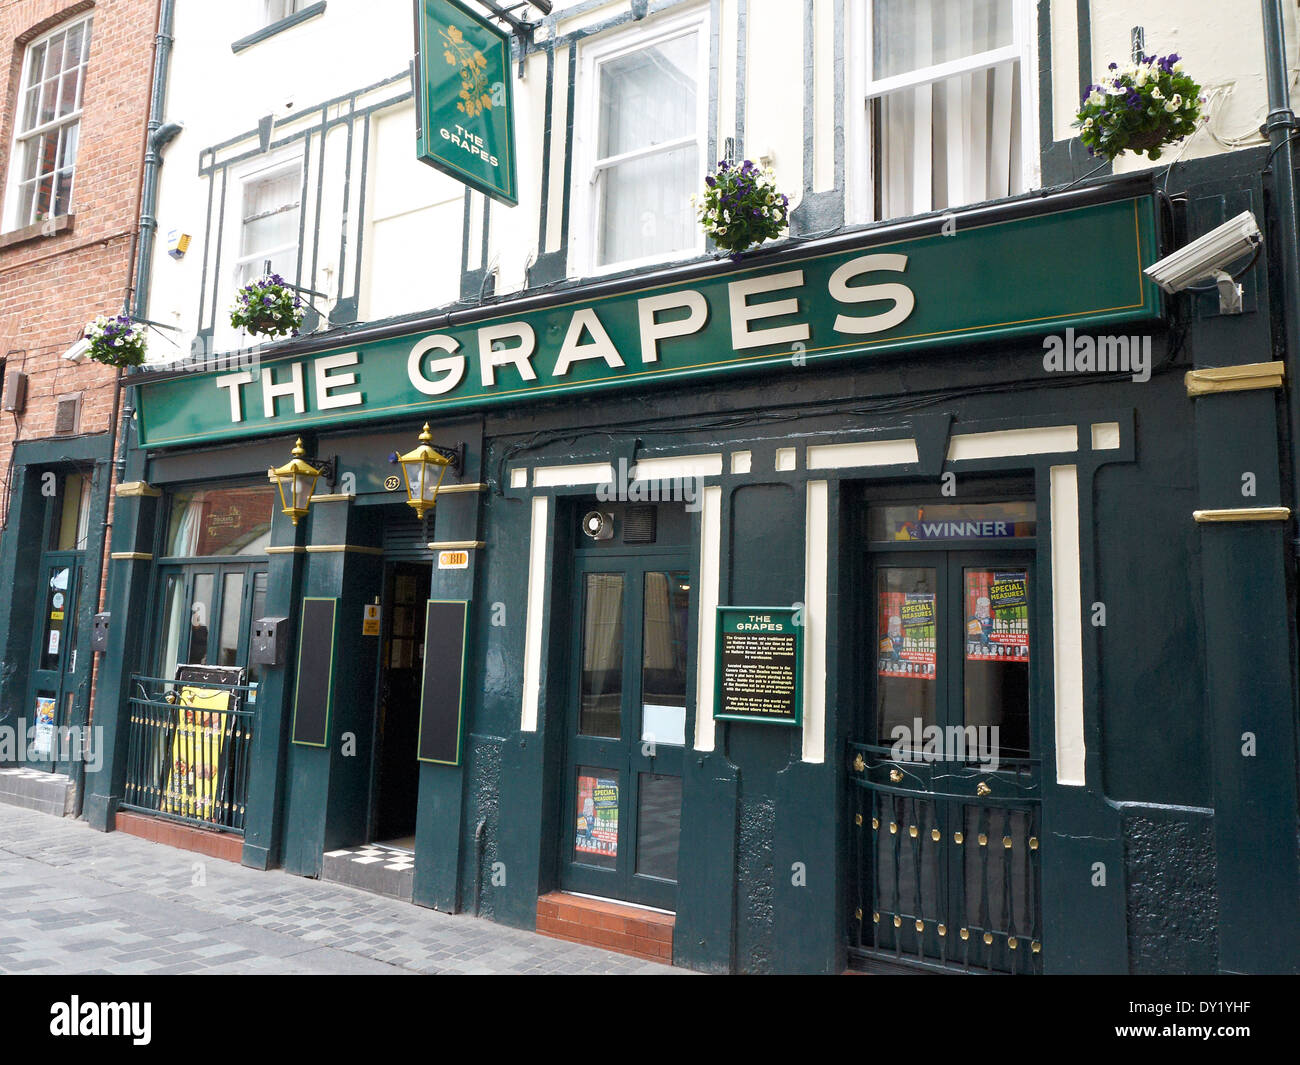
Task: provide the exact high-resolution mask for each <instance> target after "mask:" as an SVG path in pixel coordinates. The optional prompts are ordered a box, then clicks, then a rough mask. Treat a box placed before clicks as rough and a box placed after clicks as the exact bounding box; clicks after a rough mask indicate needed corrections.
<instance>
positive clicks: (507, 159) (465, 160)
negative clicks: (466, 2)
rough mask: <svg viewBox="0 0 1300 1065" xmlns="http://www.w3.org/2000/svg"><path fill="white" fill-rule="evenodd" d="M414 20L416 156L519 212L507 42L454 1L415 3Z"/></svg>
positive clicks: (513, 113) (423, 0)
mask: <svg viewBox="0 0 1300 1065" xmlns="http://www.w3.org/2000/svg"><path fill="white" fill-rule="evenodd" d="M415 20H416V26H415V30H416V44H417V47H418V49H419V59H418V66H419V81H418V85H417V92H416V94H415V97H416V106H417V107H418V109H419V110H418V114H419V125H420V129H419V139H418V142H417V145H416V155H417V157H418V158H419V159H420V160H421V161H422V162H425V163H428V164H429V165H430V166H433V167H436V168H437V169H439V170H441V171H443V173H445V174H449V175H451V176H452V177H454V178H455V179H456V180H457V181H461V182H464V183H465V184H466V185H468V186H470V188H474V189H477V190H478V191H479V192H481V193H483V194H484V195H487V196H491V197H492V198H493V199H495V200H500V201H501V202H502V203H504V204H507V205H508V206H510V207H514V206H515V205H516V204H517V203H518V202H519V191H518V189H517V187H516V176H515V174H516V168H515V125H514V122H515V107H514V93H513V89H512V81H511V75H510V38H509V37H508V36H506V34H504V33H503V32H501V30H499V29H497V28H496V27H495V26H493V25H492V24H491V23H490V22H487V21H486V20H484V19H483V18H481V17H480V16H479V15H476V14H475V13H474V12H472V11H470V10H469V9H468V8H466V7H464V6H463V5H461V4H460V3H459V2H457V0H416V3H415Z"/></svg>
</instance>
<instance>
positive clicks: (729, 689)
mask: <svg viewBox="0 0 1300 1065" xmlns="http://www.w3.org/2000/svg"><path fill="white" fill-rule="evenodd" d="M716 675H717V693H716V695H717V698H716V701H715V702H714V704H713V716H714V717H715V718H720V719H722V720H725V721H762V722H766V723H768V724H773V725H799V724H800V723H801V721H802V714H803V625H802V624H800V623H799V614H798V612H797V611H796V610H795V608H794V607H788V606H785V607H782V606H720V607H718V642H717V673H716Z"/></svg>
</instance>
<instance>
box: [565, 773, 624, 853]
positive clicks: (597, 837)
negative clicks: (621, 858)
mask: <svg viewBox="0 0 1300 1065" xmlns="http://www.w3.org/2000/svg"><path fill="white" fill-rule="evenodd" d="M618 783H619V774H618V771H617V770H615V769H591V768H588V767H586V766H580V767H579V768H578V809H577V834H576V835H575V837H574V841H573V860H574V861H575V862H581V863H582V864H583V865H597V866H600V867H601V868H602V869H613V868H614V867H615V866H616V865H617V864H618Z"/></svg>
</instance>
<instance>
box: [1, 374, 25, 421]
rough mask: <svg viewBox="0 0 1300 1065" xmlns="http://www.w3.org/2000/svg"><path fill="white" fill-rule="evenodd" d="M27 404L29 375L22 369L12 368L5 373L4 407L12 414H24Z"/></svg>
mask: <svg viewBox="0 0 1300 1065" xmlns="http://www.w3.org/2000/svg"><path fill="white" fill-rule="evenodd" d="M26 406H27V375H26V374H25V373H23V372H22V370H10V371H9V372H8V373H7V374H6V375H5V390H4V409H5V410H7V411H9V412H10V413H11V414H22V412H23V409H24V408H25V407H26Z"/></svg>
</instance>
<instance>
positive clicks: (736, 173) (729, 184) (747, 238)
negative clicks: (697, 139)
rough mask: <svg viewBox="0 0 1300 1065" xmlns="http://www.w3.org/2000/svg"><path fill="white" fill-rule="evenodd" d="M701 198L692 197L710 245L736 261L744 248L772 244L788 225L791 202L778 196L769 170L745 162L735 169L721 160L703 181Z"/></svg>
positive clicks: (787, 198) (747, 161)
mask: <svg viewBox="0 0 1300 1065" xmlns="http://www.w3.org/2000/svg"><path fill="white" fill-rule="evenodd" d="M704 183H705V184H706V185H707V186H708V188H706V189H705V190H704V195H703V196H702V197H701V196H692V197H691V203H693V204H694V205H695V210H696V213H697V214H698V215H699V220H700V225H702V226H703V227H704V232H705V233H706V234H708V236H710V237H711V238H712V239H713V242H714V243H715V244H716V245H717V246H718V247H719V248H722V249H723V250H725V251H729V252H731V258H732V259H733V260H735V259H739V258H740V256H741V253H742V252H744V251H745V250H746V249H747V248H752V247H755V246H757V245H759V244H762V243H763V241H765V240H774V239H775V238H777V237H779V236H781V234H782V233H784V232H785V230H786V227H787V225H788V224H789V215H790V198H789V197H788V196H786V195H785V194H784V193H782V192H778V191H777V188H776V182H775V180H774V175H773V173H772V170H771V169H770V168H768V167H758V166H755V165H754V163H752V162H751V161H750V160H748V159H746V160H745V161H744V162H743V163H741V164H740V166H734V165H732V164H730V163H728V162H727V161H726V160H725V159H723V160H722V161H721V162H720V163H718V170H717V173H716V174H710V175H709V176H708V177H706V178H705V179H704Z"/></svg>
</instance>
